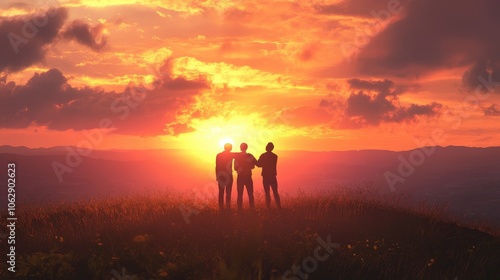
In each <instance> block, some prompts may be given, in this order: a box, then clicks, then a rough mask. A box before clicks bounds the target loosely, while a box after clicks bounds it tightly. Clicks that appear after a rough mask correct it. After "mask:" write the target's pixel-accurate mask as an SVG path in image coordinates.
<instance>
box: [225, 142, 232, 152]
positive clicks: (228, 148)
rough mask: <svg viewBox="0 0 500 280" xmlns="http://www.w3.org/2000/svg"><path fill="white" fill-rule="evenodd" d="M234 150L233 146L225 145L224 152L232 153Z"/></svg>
mask: <svg viewBox="0 0 500 280" xmlns="http://www.w3.org/2000/svg"><path fill="white" fill-rule="evenodd" d="M232 149H233V145H232V144H231V143H226V144H224V151H226V152H230V151H231V150H232Z"/></svg>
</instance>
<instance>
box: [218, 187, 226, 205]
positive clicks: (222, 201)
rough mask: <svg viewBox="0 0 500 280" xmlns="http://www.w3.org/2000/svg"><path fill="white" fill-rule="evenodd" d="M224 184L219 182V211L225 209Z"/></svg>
mask: <svg viewBox="0 0 500 280" xmlns="http://www.w3.org/2000/svg"><path fill="white" fill-rule="evenodd" d="M224 188H225V186H224V183H223V182H219V209H220V210H222V209H224Z"/></svg>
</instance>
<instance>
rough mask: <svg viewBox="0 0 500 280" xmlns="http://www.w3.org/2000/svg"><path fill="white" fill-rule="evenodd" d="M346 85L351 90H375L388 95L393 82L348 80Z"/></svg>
mask: <svg viewBox="0 0 500 280" xmlns="http://www.w3.org/2000/svg"><path fill="white" fill-rule="evenodd" d="M347 83H348V84H349V86H350V87H351V89H357V90H375V91H379V92H383V93H384V94H389V93H390V91H391V89H392V88H393V87H394V82H393V81H390V80H383V81H367V80H361V79H349V80H347Z"/></svg>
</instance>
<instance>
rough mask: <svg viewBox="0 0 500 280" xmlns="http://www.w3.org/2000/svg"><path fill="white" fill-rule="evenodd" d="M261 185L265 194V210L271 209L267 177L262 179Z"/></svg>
mask: <svg viewBox="0 0 500 280" xmlns="http://www.w3.org/2000/svg"><path fill="white" fill-rule="evenodd" d="M262 185H264V193H265V194H266V206H267V208H268V209H269V208H271V191H270V189H269V187H270V186H271V185H270V184H269V179H268V178H267V177H262Z"/></svg>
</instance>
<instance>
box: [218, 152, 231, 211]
mask: <svg viewBox="0 0 500 280" xmlns="http://www.w3.org/2000/svg"><path fill="white" fill-rule="evenodd" d="M232 149H233V145H231V143H226V144H225V145H224V151H223V152H221V153H219V154H217V157H216V158H215V177H216V178H217V183H218V184H219V209H220V210H223V209H224V190H225V191H226V208H227V209H231V190H232V188H233V158H234V153H231V150H232Z"/></svg>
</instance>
